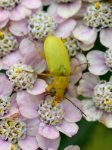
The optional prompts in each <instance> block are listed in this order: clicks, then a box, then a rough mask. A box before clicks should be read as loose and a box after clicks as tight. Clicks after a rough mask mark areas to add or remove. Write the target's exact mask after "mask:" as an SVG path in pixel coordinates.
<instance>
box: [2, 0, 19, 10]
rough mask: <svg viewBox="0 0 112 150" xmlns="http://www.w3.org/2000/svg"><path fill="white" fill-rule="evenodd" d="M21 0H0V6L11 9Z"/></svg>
mask: <svg viewBox="0 0 112 150" xmlns="http://www.w3.org/2000/svg"><path fill="white" fill-rule="evenodd" d="M20 2H21V0H1V1H0V7H1V8H4V9H12V8H14V7H15V6H17V5H18V4H19V3H20Z"/></svg>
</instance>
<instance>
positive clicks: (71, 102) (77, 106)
mask: <svg viewBox="0 0 112 150" xmlns="http://www.w3.org/2000/svg"><path fill="white" fill-rule="evenodd" d="M65 98H66V99H67V100H68V101H69V102H70V103H72V104H73V105H74V106H75V107H76V108H77V109H78V110H79V111H80V112H81V113H82V114H83V115H84V116H85V117H87V115H86V114H85V113H84V112H83V111H82V110H81V109H80V108H79V107H78V106H77V105H76V104H74V103H73V102H72V101H71V100H70V99H69V98H67V97H65Z"/></svg>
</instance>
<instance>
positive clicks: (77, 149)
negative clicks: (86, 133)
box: [64, 145, 80, 150]
mask: <svg viewBox="0 0 112 150" xmlns="http://www.w3.org/2000/svg"><path fill="white" fill-rule="evenodd" d="M64 150H80V147H79V146H73V145H70V146H68V147H66V148H65V149H64Z"/></svg>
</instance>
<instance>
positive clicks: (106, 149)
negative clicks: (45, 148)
mask: <svg viewBox="0 0 112 150" xmlns="http://www.w3.org/2000/svg"><path fill="white" fill-rule="evenodd" d="M78 124H79V131H78V134H77V135H75V136H74V137H72V138H68V137H66V136H65V135H62V138H61V145H60V147H59V150H63V149H64V148H65V147H67V146H68V145H79V146H80V148H81V150H112V129H109V128H106V127H105V126H104V125H103V124H101V123H98V122H87V121H85V120H84V119H82V120H81V121H80V122H79V123H78Z"/></svg>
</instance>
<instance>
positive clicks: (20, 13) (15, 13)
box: [10, 5, 31, 21]
mask: <svg viewBox="0 0 112 150" xmlns="http://www.w3.org/2000/svg"><path fill="white" fill-rule="evenodd" d="M29 15H31V10H30V9H28V8H25V7H24V6H22V5H18V6H17V7H16V8H14V9H13V10H12V11H11V15H10V19H11V20H13V21H20V20H22V19H24V18H25V17H27V16H29Z"/></svg>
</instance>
